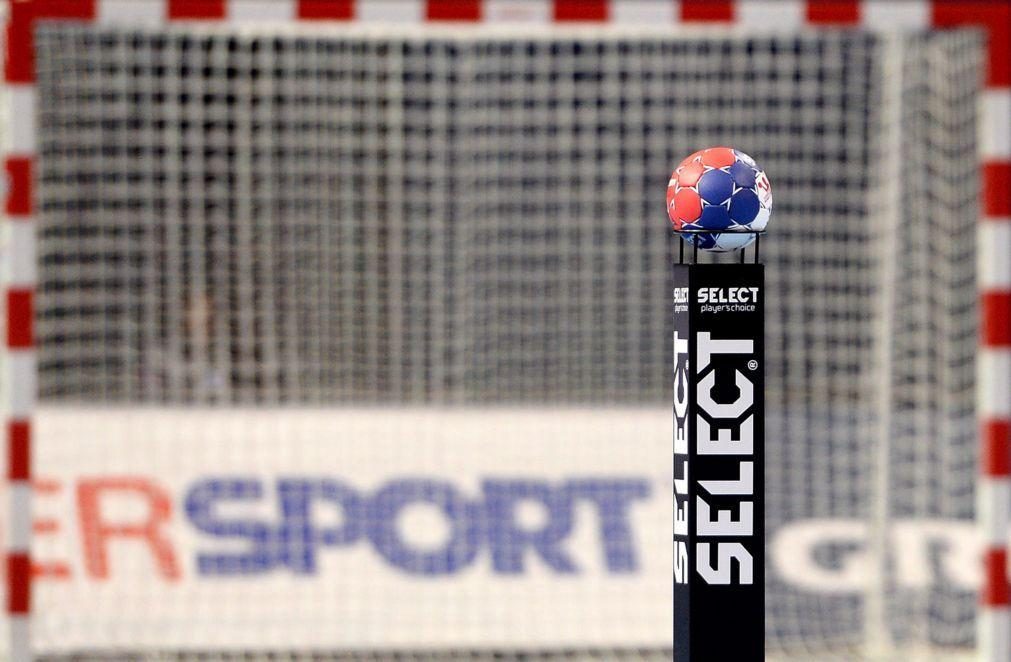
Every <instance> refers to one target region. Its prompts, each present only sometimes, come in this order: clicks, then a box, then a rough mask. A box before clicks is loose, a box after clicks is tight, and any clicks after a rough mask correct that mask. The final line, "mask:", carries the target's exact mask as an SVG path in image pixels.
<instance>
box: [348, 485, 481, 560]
mask: <svg viewBox="0 0 1011 662" xmlns="http://www.w3.org/2000/svg"><path fill="white" fill-rule="evenodd" d="M411 504H430V505H433V506H435V507H436V508H438V509H439V510H440V511H441V512H442V513H443V514H444V515H445V517H446V519H447V521H449V523H450V525H451V529H452V530H451V533H450V536H449V539H448V540H447V541H446V543H445V544H444V545H443V546H442V547H441V548H440V549H437V550H434V551H425V550H418V549H412V548H411V547H410V546H409V545H408V544H407V543H406V542H405V541H404V540H403V539H402V538H401V536H400V532H399V531H398V530H397V517H398V515H399V514H400V512H401V511H402V510H403V509H404V507H406V506H408V505H411ZM367 513H368V514H367V516H366V531H367V533H368V536H369V539H370V540H371V541H372V545H373V547H375V550H376V551H377V552H379V554H380V555H381V556H382V557H383V558H384V559H386V560H387V561H388V562H390V563H391V564H392V565H393V566H395V567H397V568H400V569H401V570H404V571H405V572H409V573H411V574H416V575H429V576H433V575H446V574H452V573H454V572H457V571H458V570H461V569H462V568H464V567H466V566H468V565H470V563H471V562H472V561H473V560H474V557H475V556H477V552H478V548H479V547H480V544H481V540H480V528H479V524H480V515H479V510H478V507H477V506H475V505H473V504H470V503H467V501H466V500H464V498H463V497H462V496H461V495H460V493H459V492H457V491H456V489H455V488H454V487H453V486H452V485H449V484H448V483H442V482H437V481H430V480H398V481H394V482H391V483H389V484H387V485H386V486H385V487H383V488H382V489H380V490H379V491H378V492H376V494H375V496H374V497H372V499H371V500H370V502H369V506H368V510H367Z"/></svg>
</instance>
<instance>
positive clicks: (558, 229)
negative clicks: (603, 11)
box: [33, 25, 978, 659]
mask: <svg viewBox="0 0 1011 662" xmlns="http://www.w3.org/2000/svg"><path fill="white" fill-rule="evenodd" d="M37 60H38V61H37V66H38V73H39V83H38V90H39V107H40V117H39V131H40V136H39V139H40V151H41V158H40V162H39V171H40V183H39V209H40V215H39V224H40V228H39V242H38V248H39V262H40V283H39V297H38V298H39V302H38V303H39V313H38V315H39V318H38V334H39V341H40V375H39V376H40V388H41V396H42V399H43V404H44V409H43V411H42V412H40V415H39V419H38V420H39V431H38V436H37V441H36V446H37V449H38V450H37V458H36V472H37V473H38V474H39V475H40V477H41V478H42V479H43V484H42V489H40V491H39V496H38V498H37V502H38V503H37V506H36V510H37V517H40V518H43V517H45V518H51V519H52V521H51V522H50V525H49V528H48V529H47V528H46V526H42V527H40V528H39V533H38V535H37V536H36V543H35V544H34V547H33V553H34V554H35V555H36V556H37V557H39V558H40V559H42V560H43V562H47V563H49V565H47V566H46V569H45V572H44V573H43V576H41V577H40V579H39V581H38V582H37V595H38V599H37V601H36V605H35V607H34V611H35V613H34V617H33V618H34V621H33V623H34V644H33V645H34V647H35V649H36V650H37V651H39V652H40V653H48V654H57V653H70V652H78V653H81V652H88V651H100V652H98V653H95V655H97V656H98V657H99V658H101V659H110V656H112V655H113V654H118V653H120V652H124V653H129V654H146V655H148V656H150V657H156V656H157V655H163V656H165V657H173V656H175V657H178V656H183V657H185V654H183V653H180V651H203V652H209V653H200V655H205V654H206V655H207V656H208V657H211V656H213V655H217V656H220V655H223V654H222V653H216V652H217V651H245V652H243V653H241V655H243V656H244V657H241V658H235V659H251V658H254V657H257V656H259V655H267V651H274V652H275V653H274V654H275V655H276V656H277V657H276V659H288V658H287V657H284V655H286V653H276V652H277V651H297V652H303V653H304V654H305V656H306V657H307V658H312V659H315V658H314V657H313V656H316V655H318V656H320V657H325V656H328V655H339V654H344V653H345V652H348V653H347V654H349V655H350V654H352V653H353V654H355V655H359V656H362V657H366V658H367V657H368V656H369V655H371V656H372V657H374V658H377V659H388V657H391V656H392V655H393V654H394V652H396V653H397V654H398V655H402V656H403V657H405V658H411V659H414V658H421V659H428V658H426V657H425V656H426V655H428V656H429V657H432V656H434V657H438V658H443V657H453V656H459V657H461V658H463V659H469V658H470V657H473V656H479V655H491V654H492V653H490V652H488V651H495V652H497V654H500V655H504V656H506V657H507V658H515V657H517V656H520V655H521V654H529V655H531V658H530V659H542V658H543V657H559V658H565V659H582V658H584V657H599V658H608V659H611V658H621V659H636V658H638V657H650V658H658V659H664V658H667V657H669V656H670V652H669V650H670V636H671V632H670V629H671V628H670V624H671V609H672V606H671V583H670V582H671V579H670V578H671V566H672V543H671V535H672V534H671V517H670V503H671V494H672V485H671V474H670V467H669V465H670V461H669V450H670V449H669V443H670V442H669V440H670V436H671V432H670V421H669V418H670V417H669V415H668V413H667V410H668V407H667V403H668V402H669V389H670V374H669V373H670V370H669V359H670V352H671V346H670V345H671V343H670V337H671V325H670V311H669V310H668V306H667V305H666V301H667V296H666V288H667V286H668V281H669V265H670V263H671V260H672V255H673V252H674V250H676V248H677V247H676V245H674V244H673V243H672V241H671V240H670V239H669V238H668V237H667V236H666V226H665V220H664V217H663V211H662V210H663V194H664V184H665V183H666V179H667V176H668V174H669V169H670V167H671V166H672V165H673V164H675V163H677V162H678V161H679V160H680V159H681V158H682V157H683V156H684V155H685V154H688V153H691V152H692V151H694V150H696V149H698V148H700V147H704V146H708V145H713V144H732V145H734V146H735V147H738V148H740V149H742V150H744V151H746V152H748V153H749V154H752V155H754V156H755V157H756V158H758V159H759V160H760V162H761V163H762V165H763V166H764V168H765V170H766V171H767V172H768V173H769V174H770V177H771V178H772V181H773V186H774V187H775V194H776V215H775V218H774V219H773V225H772V228H771V229H772V233H771V235H770V236H769V238H768V240H767V241H765V242H763V250H764V251H765V257H766V262H767V263H768V265H769V268H768V283H769V289H770V298H769V301H768V310H769V315H768V321H767V325H768V346H767V350H766V356H767V360H768V366H769V373H768V376H767V381H768V392H767V395H766V399H767V403H768V409H769V411H768V416H767V420H768V424H767V432H766V435H767V439H768V444H767V446H768V456H767V457H768V459H767V467H768V469H767V476H766V480H767V484H768V495H767V499H768V501H767V503H768V506H767V513H766V517H767V521H768V530H769V554H770V569H769V578H770V579H769V583H768V585H767V595H768V598H767V604H768V609H767V611H768V615H767V638H768V642H769V649H770V654H773V653H777V654H778V653H784V654H796V655H798V656H800V657H801V658H804V659H812V658H813V657H817V658H818V659H824V658H827V657H829V656H830V655H833V654H838V655H840V656H842V657H850V658H852V657H855V656H857V655H868V656H869V655H870V654H871V652H870V649H871V648H880V649H882V650H886V651H887V650H892V649H898V648H902V649H908V647H909V646H911V645H915V646H918V647H923V648H925V649H926V648H936V649H943V650H948V651H951V650H956V649H958V650H963V649H968V648H970V647H971V646H972V643H973V590H974V588H975V587H974V582H975V581H977V580H978V578H977V577H976V576H975V574H974V573H975V570H974V569H973V568H972V567H971V566H972V563H971V562H970V563H965V562H964V560H965V559H966V558H970V559H971V558H972V554H973V549H972V546H973V545H974V542H973V541H974V538H973V534H972V533H971V532H972V525H971V519H972V516H973V498H974V489H973V483H974V476H975V469H974V461H975V460H974V453H975V451H974V444H973V409H972V388H973V380H972V375H973V356H974V347H975V314H974V308H973V306H974V298H975V297H974V294H973V293H974V280H973V279H974V276H973V259H972V256H973V252H974V240H973V227H974V222H975V215H976V198H975V196H976V190H977V186H976V184H977V181H976V174H975V171H976V158H975V149H974V144H975V143H974V141H975V133H974V132H975V116H974V100H975V95H976V93H977V91H978V90H977V78H978V76H977V70H978V43H977V40H976V39H975V37H972V36H967V35H962V34H957V33H952V34H947V35H943V36H942V35H919V36H916V37H902V38H899V37H888V38H886V37H883V36H880V35H873V34H866V33H851V32H833V33H831V34H805V35H800V36H797V35H795V36H780V37H750V38H745V37H733V36H717V35H715V34H706V35H694V36H693V35H681V36H669V35H665V36H658V35H655V34H647V33H625V34H621V33H616V32H574V33H570V34H566V33H562V32H552V33H546V34H543V35H537V36H530V35H523V34H520V33H513V34H504V33H487V34H483V35H482V34H481V33H475V32H464V33H450V32H431V31H430V32H421V33H419V32H415V33H406V32H405V33H402V34H395V33H391V32H372V33H365V32H360V33H355V32H347V33H343V34H338V35H335V34H333V33H332V32H331V33H329V34H325V33H322V32H320V33H313V34H310V33H281V32H278V33H274V34H264V33H242V34H239V33H228V32H226V31H224V30H205V29H201V28H195V27H182V28H172V29H164V30H153V29H144V30H123V29H113V28H97V27H81V26H72V25H59V26H45V27H44V28H42V29H41V30H40V31H39V34H38V39H37ZM889 238H890V239H889ZM504 405H508V407H503V406H504ZM447 406H450V407H448V408H447ZM882 486H884V487H882ZM131 527H132V528H131ZM965 531H968V532H969V534H965ZM966 546H968V547H969V549H968V551H966ZM875 568H877V569H880V570H881V571H882V572H881V573H880V577H879V578H878V579H877V580H873V581H865V580H864V579H863V578H865V577H869V576H873V573H872V572H871V571H872V570H874V569H875ZM310 651H311V652H310ZM355 651H358V652H355ZM474 651H477V652H474ZM481 651H484V652H481ZM212 653H213V655H212ZM196 655H197V654H196V653H194V654H193V659H206V658H205V657H199V658H198V657H196ZM175 657H173V659H175Z"/></svg>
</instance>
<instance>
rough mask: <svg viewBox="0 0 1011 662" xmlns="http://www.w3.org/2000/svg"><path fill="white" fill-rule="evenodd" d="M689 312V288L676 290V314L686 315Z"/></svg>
mask: <svg viewBox="0 0 1011 662" xmlns="http://www.w3.org/2000/svg"><path fill="white" fill-rule="evenodd" d="M687 311H688V288H687V287H675V288H674V312H675V313H684V312H687Z"/></svg>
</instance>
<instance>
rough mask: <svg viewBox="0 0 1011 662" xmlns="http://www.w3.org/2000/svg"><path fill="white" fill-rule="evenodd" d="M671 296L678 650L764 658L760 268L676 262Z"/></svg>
mask: <svg viewBox="0 0 1011 662" xmlns="http://www.w3.org/2000/svg"><path fill="white" fill-rule="evenodd" d="M756 252H757V251H756ZM673 304H674V355H675V365H674V659H675V660H676V662H724V661H726V662H751V661H753V660H763V659H764V657H765V524H764V515H765V498H764V488H765V480H764V471H765V466H764V443H765V434H764V425H765V420H764V419H765V417H764V411H765V404H764V382H765V379H764V377H765V372H764V371H765V366H764V352H763V348H764V334H765V324H764V305H765V272H764V267H763V265H761V264H729V263H724V264H675V265H674V301H673Z"/></svg>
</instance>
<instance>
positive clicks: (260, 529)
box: [185, 478, 278, 575]
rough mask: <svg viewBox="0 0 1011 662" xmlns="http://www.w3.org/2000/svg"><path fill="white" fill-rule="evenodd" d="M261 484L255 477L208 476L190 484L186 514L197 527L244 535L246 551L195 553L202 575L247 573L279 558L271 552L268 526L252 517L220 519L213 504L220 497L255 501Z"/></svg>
mask: <svg viewBox="0 0 1011 662" xmlns="http://www.w3.org/2000/svg"><path fill="white" fill-rule="evenodd" d="M262 497H263V486H262V485H261V484H260V481H258V480H255V479H238V478H236V479H228V478H210V479H207V480H204V481H201V482H199V483H197V484H196V485H194V486H193V487H192V488H190V490H189V492H188V493H187V494H186V500H185V508H186V515H187V516H188V517H189V519H190V521H191V522H193V526H195V527H196V528H197V529H199V530H200V531H203V532H204V533H207V534H209V535H212V536H215V537H218V538H244V539H246V540H247V541H249V551H247V552H239V553H232V554H225V553H222V554H207V553H202V552H201V553H199V554H197V571H198V572H199V573H200V574H202V575H246V574H252V573H259V572H267V571H268V570H270V569H271V568H273V567H274V564H275V563H276V561H277V560H278V556H277V554H274V553H272V551H271V550H272V549H273V544H272V543H273V535H272V531H271V528H270V526H269V525H268V524H266V523H264V522H260V521H257V520H255V519H230V520H229V519H222V518H219V517H218V516H217V515H216V514H215V506H216V505H217V504H218V503H219V502H222V501H258V500H260V499H261V498H262Z"/></svg>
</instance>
